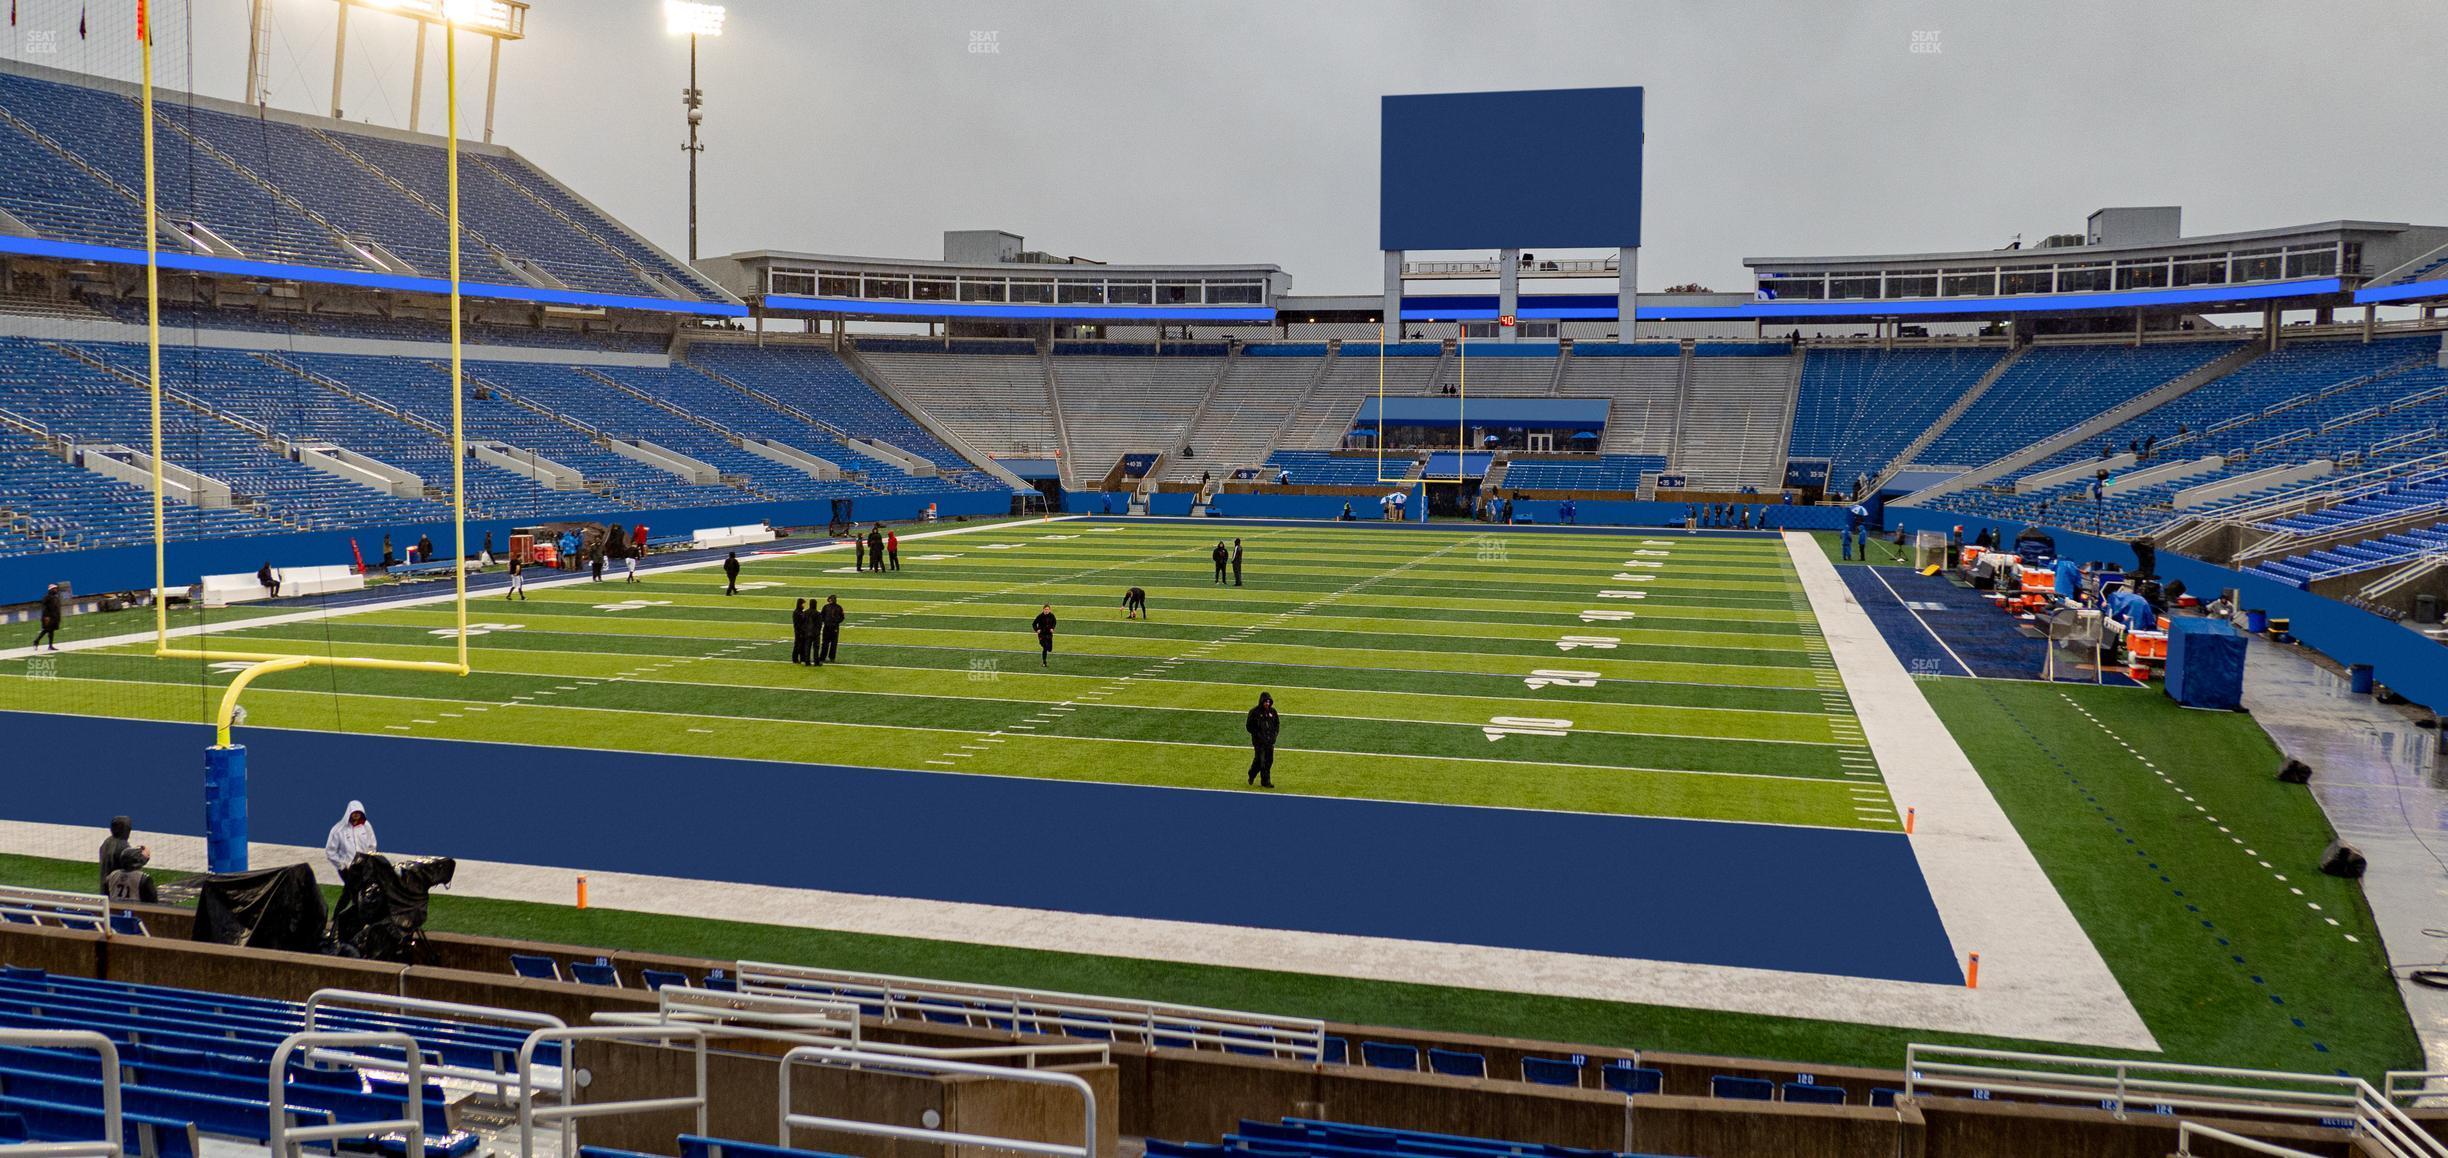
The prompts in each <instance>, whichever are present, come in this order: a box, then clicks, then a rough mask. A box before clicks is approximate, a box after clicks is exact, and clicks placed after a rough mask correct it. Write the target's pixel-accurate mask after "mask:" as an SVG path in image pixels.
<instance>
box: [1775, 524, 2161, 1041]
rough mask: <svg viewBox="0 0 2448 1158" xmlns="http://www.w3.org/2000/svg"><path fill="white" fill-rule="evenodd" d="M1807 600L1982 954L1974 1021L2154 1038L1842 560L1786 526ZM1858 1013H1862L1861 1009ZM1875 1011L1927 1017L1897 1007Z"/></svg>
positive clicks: (1865, 729)
mask: <svg viewBox="0 0 2448 1158" xmlns="http://www.w3.org/2000/svg"><path fill="white" fill-rule="evenodd" d="M1785 545H1786V548H1787V550H1789V551H1790V552H1791V553H1792V555H1793V559H1794V569H1795V571H1796V572H1797V573H1798V574H1800V576H1801V579H1802V587H1803V590H1804V591H1805V592H1807V593H1808V595H1809V597H1810V603H1811V611H1812V613H1813V614H1815V615H1816V616H1817V617H1818V619H1819V629H1820V631H1821V632H1822V633H1823V634H1824V635H1825V636H1826V637H1827V644H1828V651H1829V653H1830V654H1832V655H1833V656H1834V657H1835V660H1836V668H1837V671H1838V672H1839V673H1841V674H1842V675H1843V677H1844V684H1845V691H1846V693H1847V694H1848V695H1849V696H1850V697H1851V698H1852V701H1853V707H1854V711H1855V712H1857V713H1859V714H1860V716H1861V725H1862V733H1863V734H1864V735H1865V736H1867V737H1868V738H1869V741H1870V748H1871V751H1872V752H1873V753H1875V754H1876V755H1877V757H1878V764H1879V772H1880V774H1881V775H1882V776H1883V777H1885V779H1886V781H1887V786H1888V788H1889V790H1890V791H1891V792H1892V793H1893V794H1894V796H1895V800H1896V803H1897V804H1898V805H1900V806H1903V807H1906V808H1911V809H1914V810H1915V812H1916V813H1917V817H1918V818H1917V823H1916V827H1915V834H1914V836H1913V848H1914V851H1915V852H1916V853H1917V854H1918V855H1919V857H1920V860H1921V871H1922V875H1923V876H1925V877H1926V878H1927V879H1928V881H1929V888H1930V896H1931V897H1932V898H1933V899H1935V900H1936V901H1937V902H1938V914H1939V917H1940V918H1941V919H1942V920H1944V921H1945V922H1946V927H1947V935H1948V937H1949V938H1951V939H1952V940H1953V941H1954V942H1955V948H1956V950H1957V951H1958V952H1962V953H1979V954H1980V955H1981V973H1980V988H1979V989H1978V990H1967V991H1965V993H1964V996H1963V998H1962V999H1961V1000H1960V1002H1959V1003H1958V1004H1959V1005H1960V1007H1961V1008H1960V1011H1959V1016H1960V1017H1961V1018H1963V1019H1964V1020H1966V1021H1969V1022H1970V1023H1971V1025H1970V1026H1967V1028H1972V1029H1974V1030H1975V1031H1976V1032H1980V1033H1989V1034H1996V1035H1998V1036H2001V1037H2017V1038H2034V1039H2040V1040H2048V1041H2063V1042H2080V1043H2084V1044H2095V1045H2118V1046H2124V1047H2127V1048H2133V1049H2156V1048H2158V1044H2157V1042H2156V1040H2154V1039H2153V1038H2152V1037H2151V1034H2150V1030H2149V1028H2148V1027H2146V1026H2144V1025H2143V1024H2142V1016H2141V1014H2139V1013H2137V1012H2135V1010H2134V1007H2133V1003H2132V1002H2131V1001H2129V1000H2127V999H2126V997H2125V991H2124V990H2123V988H2121V987H2120V986H2118V984H2117V981H2116V977H2115V976H2114V975H2113V974H2111V973H2110V972H2109V971H2108V963H2107V962H2106V961H2103V960H2101V959H2100V955H2099V950H2098V949H2097V948H2095V947H2093V945H2092V944H2091V938H2090V937H2089V936H2088V935H2087V934H2085V933H2084V932H2083V930H2082V926H2081V924H2080V923H2078V922H2077V921H2075V919H2074V914H2073V912H2072V911H2071V910H2069V909H2068V908H2066V904H2065V900H2064V898H2062V897H2059V896H2058V895H2057V890H2056V888H2055V887H2054V886H2052V885H2051V884H2049V880H2048V876H2047V874H2045V873H2043V872H2042V871H2041V869H2040V863H2039V862H2038V861H2037V860H2035V859H2033V857H2032V854H2031V850H2030V849H2029V848H2028V847H2026V846H2025V845H2024V843H2023V838H2022V837H2021V836H2020V835H2018V834H2017V833H2016V832H2015V829H2014V825H2013V824H2012V823H2011V822H2009V821H2008V820H2007V819H2006V813H2005V810H2004V809H2002V808H2000V807H1999V806H1998V803H1997V799H1996V797H1994V796H1992V795H1990V793H1989V786H1988V785H1987V784H1985V783H1983V782H1982V780H1981V777H1980V773H1979V772H1978V771H1977V770H1975V769H1974V768H1973V767H1972V761H1971V759H1970V758H1969V757H1967V756H1965V755H1964V751H1963V748H1962V747H1961V746H1960V745H1958V744H1957V743H1956V742H1955V737H1954V736H1953V735H1952V734H1951V733H1949V732H1948V731H1947V728H1946V724H1945V723H1944V722H1943V721H1941V720H1940V719H1939V718H1938V713H1937V711H1936V710H1934V709H1933V708H1931V707H1930V704H1929V700H1928V699H1927V698H1926V697H1924V696H1923V695H1922V694H1921V688H1920V685H1919V684H1918V683H1917V682H1916V681H1915V680H1914V679H1913V677H1912V676H1911V674H1910V673H1908V672H1906V671H1905V670H1904V665H1903V663H1902V662H1900V661H1899V660H1897V658H1896V655H1895V652H1894V650H1893V649H1891V648H1890V647H1888V645H1887V641H1886V639H1885V638H1884V637H1883V636H1881V634H1880V633H1879V630H1878V628H1877V627H1876V626H1875V625H1874V624H1872V623H1871V621H1870V616H1869V614H1868V613H1867V612H1866V611H1864V610H1863V609H1862V606H1861V604H1860V603H1859V602H1857V601H1856V600H1855V599H1854V597H1853V593H1852V591H1851V589H1850V588H1849V587H1848V586H1847V585H1846V584H1845V582H1844V579H1843V577H1842V576H1840V575H1838V574H1837V573H1836V565H1835V564H1833V563H1830V562H1829V561H1828V558H1827V553H1826V552H1825V551H1823V550H1822V549H1821V548H1820V546H1819V544H1818V542H1817V541H1816V540H1815V539H1813V538H1812V537H1811V536H1809V535H1807V534H1801V533H1788V534H1787V535H1786V536H1785ZM1857 1020H1858V1019H1857ZM1877 1020H1881V1021H1888V1022H1889V1023H1890V1024H1896V1025H1913V1024H1920V1023H1916V1022H1913V1021H1907V1020H1902V1019H1900V1018H1896V1017H1894V1016H1893V1015H1890V1016H1888V1017H1881V1018H1878V1019H1877Z"/></svg>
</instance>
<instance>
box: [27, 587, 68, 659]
mask: <svg viewBox="0 0 2448 1158" xmlns="http://www.w3.org/2000/svg"><path fill="white" fill-rule="evenodd" d="M67 608H68V595H67V593H66V592H64V591H62V590H60V585H59V584H57V583H54V584H52V585H50V586H49V587H46V588H43V597H42V620H41V623H42V630H40V631H37V632H35V633H34V644H33V645H34V646H35V647H41V646H42V645H43V641H44V640H49V641H51V650H53V651H58V650H59V628H60V615H61V613H62V612H64V611H66V610H67Z"/></svg>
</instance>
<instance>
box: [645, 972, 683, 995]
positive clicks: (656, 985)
mask: <svg viewBox="0 0 2448 1158" xmlns="http://www.w3.org/2000/svg"><path fill="white" fill-rule="evenodd" d="M638 983H639V984H641V985H644V986H645V987H646V991H647V992H649V993H652V992H654V991H655V990H658V989H661V988H663V987H664V986H666V985H677V986H680V987H681V988H683V989H685V988H688V983H689V979H688V974H686V973H679V972H675V971H673V970H670V969H639V970H638Z"/></svg>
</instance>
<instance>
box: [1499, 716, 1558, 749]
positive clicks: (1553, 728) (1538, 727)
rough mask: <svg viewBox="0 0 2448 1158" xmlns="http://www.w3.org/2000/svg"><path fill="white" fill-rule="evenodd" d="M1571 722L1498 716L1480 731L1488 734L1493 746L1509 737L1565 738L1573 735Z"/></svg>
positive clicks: (1534, 717)
mask: <svg viewBox="0 0 2448 1158" xmlns="http://www.w3.org/2000/svg"><path fill="white" fill-rule="evenodd" d="M1571 727H1572V721H1571V720H1546V719H1541V718H1539V717H1537V716H1498V717H1496V718H1495V719H1492V720H1489V721H1488V722H1487V726H1486V727H1484V728H1481V729H1479V730H1480V731H1482V732H1485V733H1487V738H1488V742H1489V743H1491V744H1493V743H1495V742H1496V741H1498V740H1501V739H1504V738H1505V737H1507V736H1564V735H1569V734H1571V733H1570V731H1569V729H1570V728H1571Z"/></svg>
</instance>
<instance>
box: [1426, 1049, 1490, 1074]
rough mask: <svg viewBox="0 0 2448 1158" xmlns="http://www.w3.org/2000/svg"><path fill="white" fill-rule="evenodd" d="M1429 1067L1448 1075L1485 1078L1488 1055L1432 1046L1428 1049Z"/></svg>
mask: <svg viewBox="0 0 2448 1158" xmlns="http://www.w3.org/2000/svg"><path fill="white" fill-rule="evenodd" d="M1428 1069H1429V1070H1430V1071H1431V1072H1433V1073H1440V1074H1444V1075H1446V1076H1448V1077H1456V1078H1484V1077H1486V1076H1487V1055H1486V1054H1478V1053H1470V1052H1467V1051H1464V1050H1455V1049H1438V1048H1436V1047H1433V1046H1431V1047H1430V1048H1429V1050H1428Z"/></svg>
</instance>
